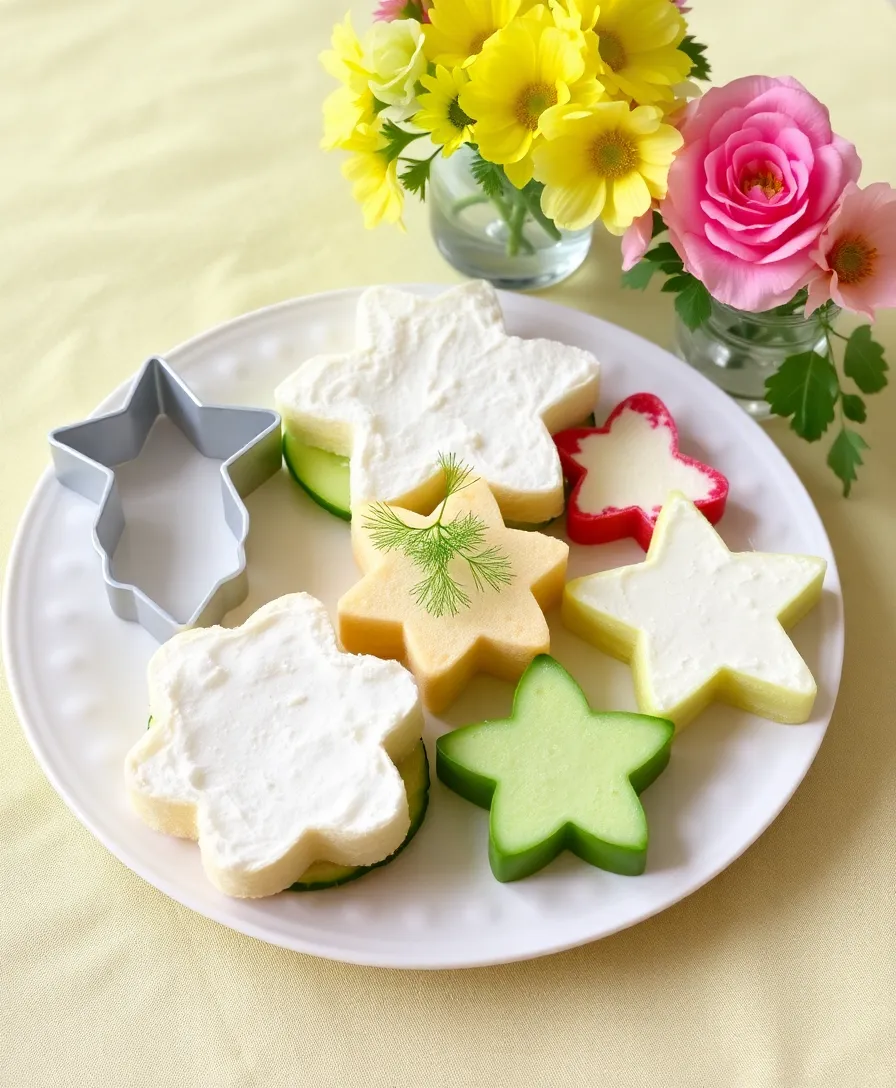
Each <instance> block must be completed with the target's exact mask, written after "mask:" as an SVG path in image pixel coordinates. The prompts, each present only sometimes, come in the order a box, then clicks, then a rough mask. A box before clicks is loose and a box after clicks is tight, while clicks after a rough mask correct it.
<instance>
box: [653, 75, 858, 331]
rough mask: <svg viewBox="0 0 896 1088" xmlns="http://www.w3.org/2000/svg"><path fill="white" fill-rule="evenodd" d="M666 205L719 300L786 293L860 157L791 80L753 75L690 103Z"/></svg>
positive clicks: (684, 252)
mask: <svg viewBox="0 0 896 1088" xmlns="http://www.w3.org/2000/svg"><path fill="white" fill-rule="evenodd" d="M680 129H681V133H682V135H683V136H684V140H685V143H684V147H683V148H682V149H681V151H679V152H678V154H677V156H676V158H675V161H674V162H673V163H672V167H671V169H670V170H669V188H668V194H667V196H666V197H665V199H664V200H663V201H661V203H660V211H661V213H662V216H663V219H664V220H665V221H666V225H667V226H668V228H669V239H670V241H671V242H672V244H673V245H674V246H675V248H676V250H677V251H678V253H679V255H680V256H681V259H682V261H683V262H684V266H685V268H686V269H687V271H688V272H690V273H692V274H693V275H694V276H696V277H697V278H698V279H699V280H702V282H703V283H704V284H705V285H706V287H707V288H708V290H709V291H710V293H711V294H712V295H714V296H715V298H717V299H719V301H720V302H724V303H727V304H728V305H729V306H734V307H736V308H738V309H741V310H750V311H754V312H756V311H761V310H769V309H771V308H772V307H774V306H779V305H781V304H782V303H785V302H787V301H789V300H790V299H791V298H792V297H793V295H794V294H795V293H796V291H797V290H799V288H801V287H803V286H804V285H805V284H806V283H808V281H809V279H810V278H811V276H812V273H813V271H814V269H815V264H814V262H813V260H812V256H811V253H812V250H813V249H814V248H815V246H816V245H817V243H818V237H819V235H820V234H821V232H822V231H823V230H824V228H825V226H826V224H827V222H828V220H829V218H830V216H831V212H832V211H833V209H834V208H835V207H836V204H837V202H838V200H839V199H840V197H841V195H842V194H843V190H844V188H845V186H846V185H847V183H848V182H850V181H855V180H856V179H857V178H858V176H859V171H860V170H861V162H860V160H859V157H858V155H857V153H856V149H855V147H854V146H853V145H852V144H851V143H849V142H847V141H846V140H843V139H841V138H840V137H839V136H836V135H834V133H833V132H832V131H831V125H830V118H829V116H828V111H827V110H826V109H825V107H824V106H823V105H822V104H821V103H820V102H819V101H818V99H817V98H814V97H813V96H812V95H811V94H809V92H808V91H807V90H806V89H805V87H803V86H802V84H800V83H798V82H797V81H796V80H795V79H790V78H789V77H785V78H782V79H772V78H770V77H767V76H747V77H745V78H744V79H736V80H734V82H732V83H729V84H727V85H726V86H724V87H716V88H713V89H711V90H709V91H707V92H706V94H705V95H704V96H703V97H702V98H701V99H699V100H697V101H696V102H692V103H691V104H690V105H689V106H688V108H687V110H686V112H685V115H684V118H683V121H682V123H681V125H680Z"/></svg>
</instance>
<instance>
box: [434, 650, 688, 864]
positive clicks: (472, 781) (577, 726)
mask: <svg viewBox="0 0 896 1088" xmlns="http://www.w3.org/2000/svg"><path fill="white" fill-rule="evenodd" d="M673 733H674V727H673V725H672V723H671V722H669V721H664V720H663V719H661V718H652V717H647V716H646V715H643V714H626V713H619V712H601V711H594V710H592V709H591V707H590V706H589V705H588V702H587V700H586V699H585V695H584V693H583V692H582V689H581V688H580V687H579V685H578V684H577V683H576V682H575V680H573V678H572V677H571V676H570V675H569V673H568V672H566V670H565V669H564V668H562V666H561V665H559V664H558V663H557V662H556V661H555V660H554V659H553V658H550V657H546V656H542V657H537V658H536V659H535V660H534V661H533V662H532V664H531V665H530V666H529V668H528V669H527V671H526V673H525V674H524V676H523V678H522V679H521V680H520V682H519V685H518V687H517V690H516V696H515V697H514V701H513V712H512V714H511V716H510V717H509V718H507V719H504V720H502V721H491V722H482V723H479V724H477V725H468V726H465V727H464V728H462V729H456V730H454V731H453V732H451V733H447V734H445V735H444V736H442V737H440V738H439V740H438V743H437V762H436V768H437V771H438V775H439V778H440V779H441V780H442V781H443V782H444V783H445V784H446V785H447V786H449V787H450V788H451V789H453V790H454V791H455V792H457V793H459V794H460V795H461V796H462V797H466V798H467V799H468V800H470V801H472V802H474V804H478V805H481V806H482V807H483V808H490V809H491V815H490V819H489V861H490V863H491V867H492V872H493V873H494V874H495V876H496V877H497V878H498V880H502V881H506V880H518V879H520V878H521V877H525V876H528V875H529V874H530V873H534V872H535V871H536V870H537V869H541V868H542V867H543V866H544V865H547V864H548V862H550V861H551V860H553V858H555V857H556V856H557V854H559V853H560V851H561V850H571V851H572V852H573V853H574V854H577V855H578V856H579V857H580V858H582V859H583V860H585V861H587V862H590V864H592V865H596V866H598V867H599V868H602V869H608V870H610V871H611V872H616V873H624V874H629V875H636V874H638V873H642V872H643V871H644V866H645V863H646V858H647V839H648V834H647V818H646V816H645V815H644V809H643V808H642V806H641V802H640V800H639V799H638V794H639V793H641V791H642V790H644V789H646V787H647V786H649V785H650V783H651V782H653V780H654V779H655V778H656V777H657V775H659V773H660V772H661V771H662V770H663V768H664V767H665V766H666V764H667V763H668V761H669V750H670V746H671V743H672V736H673Z"/></svg>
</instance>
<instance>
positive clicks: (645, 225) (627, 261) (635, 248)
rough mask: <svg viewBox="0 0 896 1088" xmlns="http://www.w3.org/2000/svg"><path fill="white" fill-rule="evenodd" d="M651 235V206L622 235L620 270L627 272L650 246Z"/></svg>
mask: <svg viewBox="0 0 896 1088" xmlns="http://www.w3.org/2000/svg"><path fill="white" fill-rule="evenodd" d="M652 237H653V208H649V209H648V210H647V211H646V212H645V213H644V214H643V215H640V216H638V218H637V219H636V220H635V221H634V222H633V223H632V225H631V226H630V227H629V228H628V230H627V231H626V232H625V234H623V236H622V271H623V272H628V270H629V269H630V268H634V267H635V265H636V264H637V263H638V261H640V260H641V258H642V257H643V256H644V254H645V253H646V252H647V250H648V249H649V248H650V242H651V239H652Z"/></svg>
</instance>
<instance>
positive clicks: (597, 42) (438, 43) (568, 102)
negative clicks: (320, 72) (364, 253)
mask: <svg viewBox="0 0 896 1088" xmlns="http://www.w3.org/2000/svg"><path fill="white" fill-rule="evenodd" d="M374 18H375V21H374V22H373V25H372V26H371V28H370V29H369V30H368V31H367V32H366V33H365V34H364V36H363V37H362V38H360V39H359V38H358V36H357V35H356V34H355V32H354V30H353V28H352V25H351V21H350V19H349V18H348V17H346V20H345V22H344V23H341V24H339V25H337V26H336V28H335V30H334V32H333V40H332V49H331V50H329V51H327V52H326V53H324V54H323V55H322V57H321V61H322V63H323V64H324V66H325V68H326V69H327V71H328V72H329V73H330V74H331V75H333V76H334V77H335V78H336V79H337V80H338V81H339V83H340V87H339V88H338V89H337V90H335V91H334V92H333V93H332V94H331V95H330V96H329V97H328V98H327V100H326V102H325V103H324V138H323V141H322V146H323V147H325V148H327V149H340V150H343V151H347V152H348V153H349V158H348V159H347V160H346V162H345V163H344V165H343V173H344V175H345V177H346V178H347V179H348V180H349V181H350V182H351V184H352V188H353V194H354V196H355V198H356V199H357V200H358V202H359V203H360V204H361V206H362V208H363V212H364V222H365V224H366V226H368V227H374V226H376V225H378V224H379V223H381V222H390V223H398V224H401V215H402V209H403V203H404V193H405V191H407V192H410V193H415V194H417V195H418V196H419V197H420V198H421V199H425V197H426V188H427V183H428V181H429V178H430V172H431V170H432V166H433V163H434V161H435V160H436V159H437V158H438V157H439V156H445V157H448V156H451V155H453V154H454V153H455V152H456V151H458V149H460V148H462V147H464V145H468V151H467V154H469V155H471V169H472V172H473V176H474V177H475V179H476V181H477V182H478V184H479V186H480V187H481V189H482V192H483V195H484V196H485V197H486V198H488V199H489V200H492V201H494V203H495V205H496V207H497V208H498V209H499V210H500V212H501V215H502V217H503V218H504V219H505V220H506V222H507V226H508V229H509V238H508V249H509V251H510V252H514V251H517V250H518V247H519V244H520V233H521V230H522V223H523V215H524V214H525V215H526V216H528V217H529V218H530V220H535V221H536V222H537V223H538V224H539V225H540V226H541V227H542V228H543V229H544V230H545V231H546V232H547V233H548V234H549V235H551V236H552V237H556V238H559V237H560V234H559V231H560V230H580V229H583V228H586V227H589V226H590V225H591V224H592V223H594V222H595V221H596V220H597V219H600V220H601V221H602V222H603V223H604V224H605V225H606V227H607V228H608V229H609V230H610V231H612V232H613V233H614V234H622V233H623V232H624V231H625V230H626V228H627V227H628V226H630V224H631V223H632V222H633V221H634V220H636V219H638V218H639V217H640V216H642V215H643V214H644V213H645V212H647V211H648V209H649V208H651V207H652V205H653V203H654V202H655V201H658V200H660V199H662V198H663V197H664V196H665V194H666V177H667V174H668V171H669V166H670V164H671V162H672V159H673V156H674V155H675V152H676V151H677V150H678V148H679V147H680V146H681V142H682V140H681V136H680V135H679V132H678V130H677V128H676V127H675V123H674V122H675V117H676V114H677V113H678V112H679V111H680V110H681V108H682V107H683V106H684V105H685V104H686V102H687V100H688V99H689V98H693V97H695V96H696V95H697V94H699V90H698V88H697V87H696V85H695V84H694V83H693V82H691V80H692V79H705V78H707V77H708V74H709V68H708V65H707V64H706V59H705V56H704V53H705V47H704V46H702V45H700V44H699V43H697V42H696V41H694V39H693V38H692V37H690V36H689V35H688V34H687V24H686V22H685V19H684V17H683V15H682V11H681V9H680V6H679V4H676V3H674V2H673V0H600V3H599V4H598V3H597V0H382V2H381V3H380V6H379V8H378V9H377V11H376V13H375V17H374ZM426 138H428V142H429V145H430V146H429V147H427V148H426V150H427V153H426V154H424V155H422V156H420V157H417V156H415V155H411V154H409V149H410V148H411V145H414V148H415V149H416V148H418V147H420V146H425V145H426ZM418 140H423V141H424V144H423V145H421V144H417V143H416V141H418ZM431 149H432V150H431Z"/></svg>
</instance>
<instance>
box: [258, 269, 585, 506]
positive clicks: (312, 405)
mask: <svg viewBox="0 0 896 1088" xmlns="http://www.w3.org/2000/svg"><path fill="white" fill-rule="evenodd" d="M356 340H357V348H356V350H355V351H353V352H351V353H349V354H347V355H330V356H319V357H317V358H313V359H309V360H308V361H307V362H305V363H304V364H303V365H302V366H300V367H299V369H298V370H297V371H296V372H295V373H294V374H293V375H292V376H291V377H289V378H287V379H286V381H284V382H283V383H282V384H281V385H280V386H279V388H278V389H277V391H276V402H277V406H278V409H279V410H280V412H281V414H282V415H283V418H284V422H285V424H286V426H287V427H288V428H289V429H290V430H292V431H294V433H295V434H296V436H297V437H300V438H302V439H303V440H304V441H306V442H308V443H309V444H310V445H317V446H320V447H321V448H323V449H327V450H330V451H331V452H333V453H339V454H345V455H350V475H351V501H352V504H353V505H354V504H356V503H358V502H362V501H366V500H371V499H380V500H383V501H396V500H398V499H400V498H401V497H404V496H407V495H409V494H411V493H413V492H414V491H415V490H416V489H419V488H420V487H422V486H424V485H425V484H426V483H427V482H428V481H431V480H433V479H434V478H435V477H436V476H437V475H438V465H437V455H438V454H439V453H446V454H447V453H454V454H456V455H457V456H458V457H459V458H460V459H461V460H462V461H464V462H466V463H468V464H470V465H471V466H472V467H473V469H474V471H475V472H476V474H477V475H478V476H480V477H482V478H483V479H484V480H485V481H486V482H487V483H488V484H489V485H490V486H491V487H492V488H493V490H495V491H496V493H498V494H499V495H500V493H501V492H502V491H507V492H512V493H527V494H542V493H551V492H554V493H556V494H557V496H558V498H559V502H560V504H561V507H562V491H561V488H562V477H561V470H560V463H559V459H558V456H557V451H556V449H555V448H554V444H553V442H552V441H551V438H550V435H551V434H552V433H555V432H557V431H559V430H561V429H563V428H564V427H569V426H572V425H573V424H574V423H579V422H581V421H582V419H584V418H585V417H586V416H587V415H588V414H589V413H590V412H591V411H592V409H593V407H594V403H595V401H596V398H597V381H598V370H599V366H598V362H597V360H596V359H595V358H594V357H593V356H592V355H590V354H589V353H588V352H586V351H583V350H581V349H580V348H575V347H569V346H567V345H566V344H561V343H557V342H555V341H552V340H523V339H520V338H518V337H515V336H508V335H507V333H506V331H505V327H504V321H503V317H502V314H501V307H500V304H499V302H498V297H497V294H496V293H495V290H494V288H493V287H491V285H490V284H488V283H485V282H482V281H473V282H471V283H467V284H464V285H462V286H460V287H456V288H454V289H452V290H450V291H447V292H446V293H445V294H443V295H439V296H438V297H437V298H424V297H421V296H419V295H415V294H411V293H409V292H406V291H401V290H398V289H397V288H393V287H372V288H369V289H368V290H367V291H365V292H364V294H363V295H362V296H361V299H360V301H359V303H358V314H357V329H356ZM558 512H559V509H558V510H554V511H553V513H558Z"/></svg>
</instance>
